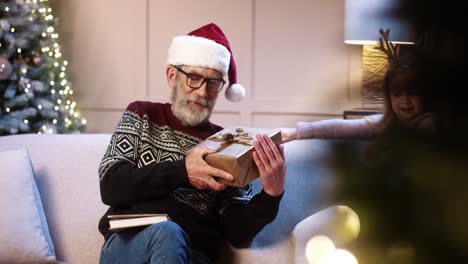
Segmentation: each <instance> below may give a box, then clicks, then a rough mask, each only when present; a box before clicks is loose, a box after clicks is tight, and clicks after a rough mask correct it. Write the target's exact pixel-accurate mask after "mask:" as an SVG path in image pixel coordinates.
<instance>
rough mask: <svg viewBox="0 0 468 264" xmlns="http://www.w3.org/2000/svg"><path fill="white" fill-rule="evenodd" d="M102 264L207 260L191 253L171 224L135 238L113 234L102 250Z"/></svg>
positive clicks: (187, 242) (186, 240)
mask: <svg viewBox="0 0 468 264" xmlns="http://www.w3.org/2000/svg"><path fill="white" fill-rule="evenodd" d="M99 263H101V264H107V263H112V264H118V263H122V264H143V263H151V264H153V263H158V264H160V263H161V264H166V263H167V264H173V263H174V264H176V263H193V264H208V263H210V260H209V259H208V258H207V257H206V256H204V255H203V254H202V253H200V252H197V251H195V250H192V249H191V245H190V239H189V237H188V235H187V234H186V233H185V231H184V230H182V228H181V227H180V226H179V225H177V224H176V223H174V222H171V221H166V222H161V223H157V224H153V225H150V226H148V227H146V228H145V229H143V230H142V231H140V232H138V233H136V234H134V233H132V232H126V231H121V232H119V233H115V234H113V235H112V236H111V237H110V238H109V239H108V240H107V241H106V243H105V244H104V246H103V247H102V249H101V256H100V259H99Z"/></svg>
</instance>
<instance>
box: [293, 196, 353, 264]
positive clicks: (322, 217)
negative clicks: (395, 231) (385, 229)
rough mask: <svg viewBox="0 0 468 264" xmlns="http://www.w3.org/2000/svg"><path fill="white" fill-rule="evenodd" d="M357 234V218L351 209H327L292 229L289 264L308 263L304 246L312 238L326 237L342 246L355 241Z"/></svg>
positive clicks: (337, 206)
mask: <svg viewBox="0 0 468 264" xmlns="http://www.w3.org/2000/svg"><path fill="white" fill-rule="evenodd" d="M358 234H359V218H358V216H357V214H356V213H355V212H354V211H353V210H352V209H351V208H349V207H348V206H344V205H335V206H331V207H328V208H326V209H324V210H321V211H319V212H317V213H315V214H313V215H311V216H309V217H307V218H305V219H304V220H302V221H301V222H299V223H298V224H297V225H296V226H295V227H294V229H293V231H292V232H291V238H290V252H291V254H290V256H291V258H292V259H291V260H290V263H296V264H302V263H304V264H307V263H308V261H307V258H306V245H307V242H308V241H309V239H311V238H312V237H314V236H317V235H324V236H327V237H328V238H330V239H331V240H332V241H333V243H334V244H335V245H336V246H342V245H345V244H346V243H349V242H351V241H353V240H354V239H356V237H357V235H358Z"/></svg>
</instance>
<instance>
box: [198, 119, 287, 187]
mask: <svg viewBox="0 0 468 264" xmlns="http://www.w3.org/2000/svg"><path fill="white" fill-rule="evenodd" d="M257 134H261V135H264V134H267V135H268V136H269V137H270V138H271V139H272V141H273V142H274V143H275V144H276V145H279V144H281V143H282V141H281V130H279V129H264V128H249V127H234V126H233V127H228V128H225V129H223V130H221V131H219V132H218V133H216V134H214V135H213V136H211V137H209V138H208V139H206V140H205V141H204V142H202V144H204V145H206V146H210V147H212V148H216V149H218V151H217V152H216V153H212V154H208V155H206V156H205V161H206V162H207V163H208V164H209V165H210V166H212V167H215V168H218V169H221V170H224V171H226V172H228V173H230V174H231V175H232V176H234V180H233V181H226V180H224V179H218V181H219V182H221V183H223V184H226V185H231V186H237V187H244V186H245V185H247V184H248V183H249V182H251V181H252V180H254V179H256V178H257V177H259V176H260V175H259V172H258V168H257V166H256V165H255V162H254V160H253V157H252V152H253V150H254V146H253V141H254V140H255V139H256V135H257Z"/></svg>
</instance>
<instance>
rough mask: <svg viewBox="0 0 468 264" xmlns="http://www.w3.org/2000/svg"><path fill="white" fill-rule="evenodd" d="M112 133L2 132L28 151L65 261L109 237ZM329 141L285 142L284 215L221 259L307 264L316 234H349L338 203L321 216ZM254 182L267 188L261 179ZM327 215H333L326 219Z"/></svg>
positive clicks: (0, 141)
mask: <svg viewBox="0 0 468 264" xmlns="http://www.w3.org/2000/svg"><path fill="white" fill-rule="evenodd" d="M110 136H111V135H110V134H70V135H35V134H28V135H15V136H3V137H0V147H1V148H8V147H14V146H23V147H25V148H27V151H28V154H29V157H30V160H31V164H32V167H33V171H34V177H35V180H36V182H37V185H38V189H39V192H40V195H41V199H42V202H43V204H44V211H45V214H46V217H47V223H48V225H49V229H50V234H51V237H52V241H53V245H54V247H55V251H56V256H57V259H58V260H59V261H61V262H65V263H73V264H78V263H86V264H90V263H98V262H99V251H100V247H101V246H102V244H103V242H104V240H103V237H102V236H101V234H100V233H99V232H98V229H97V224H98V220H99V218H100V217H101V216H102V214H103V213H104V212H105V210H106V209H107V206H106V205H104V204H103V203H102V202H101V199H100V194H99V181H98V174H97V170H98V166H99V162H100V160H101V158H102V156H103V154H104V151H105V150H106V147H107V145H108V143H109V141H110ZM329 144H330V142H328V141H326V140H300V141H294V142H289V143H286V144H285V155H286V166H287V174H286V187H285V188H286V190H285V194H284V198H283V200H282V202H281V206H280V212H279V214H278V216H277V218H276V219H275V220H274V221H273V222H272V223H271V224H269V225H268V226H266V227H265V228H264V229H263V230H262V231H261V232H260V233H259V234H258V235H257V236H256V237H255V239H254V241H253V242H252V244H251V245H250V247H248V248H242V249H234V248H229V250H228V251H226V253H225V254H224V255H223V256H222V259H220V260H218V261H217V262H219V263H306V259H305V253H304V250H305V244H306V242H307V240H308V239H309V238H310V237H312V236H313V235H316V234H325V235H328V236H330V237H335V238H336V239H337V241H338V240H340V239H341V238H339V237H338V236H339V235H337V234H335V233H333V228H334V226H336V225H339V224H340V223H339V221H338V222H336V221H335V222H333V220H330V219H339V217H337V216H338V215H340V214H341V215H343V214H348V213H349V210H348V209H349V208H346V207H343V206H342V207H331V208H329V209H327V211H325V212H326V213H324V212H323V211H322V212H321V213H320V214H318V215H317V214H315V213H317V212H319V211H320V210H322V209H325V208H327V207H329V206H330V204H327V199H326V197H327V196H326V194H327V192H328V191H327V190H328V189H329V187H330V186H332V185H333V181H332V178H333V177H332V171H331V170H330V169H328V168H327V167H326V166H325V164H326V163H325V162H324V160H323V158H324V154H326V153H327V152H328V151H329ZM253 183H254V188H255V190H256V191H259V190H260V188H261V186H260V184H259V180H255V181H254V182H253ZM0 188H8V186H1V187H0ZM314 214H315V215H314ZM324 214H327V216H326V219H328V220H324V219H325V218H323V217H325V216H324ZM2 228H7V227H2ZM346 239H347V238H344V239H343V241H341V242H343V243H344V242H346V241H345V240H346ZM351 239H352V238H351ZM0 262H1V261H0Z"/></svg>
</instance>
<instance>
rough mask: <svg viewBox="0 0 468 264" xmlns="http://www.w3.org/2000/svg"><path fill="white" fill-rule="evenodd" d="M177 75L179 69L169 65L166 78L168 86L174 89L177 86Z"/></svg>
mask: <svg viewBox="0 0 468 264" xmlns="http://www.w3.org/2000/svg"><path fill="white" fill-rule="evenodd" d="M176 75H177V69H176V68H175V67H174V66H171V65H168V66H167V68H166V77H167V84H168V85H169V87H170V88H171V89H172V87H174V85H175V80H176Z"/></svg>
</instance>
